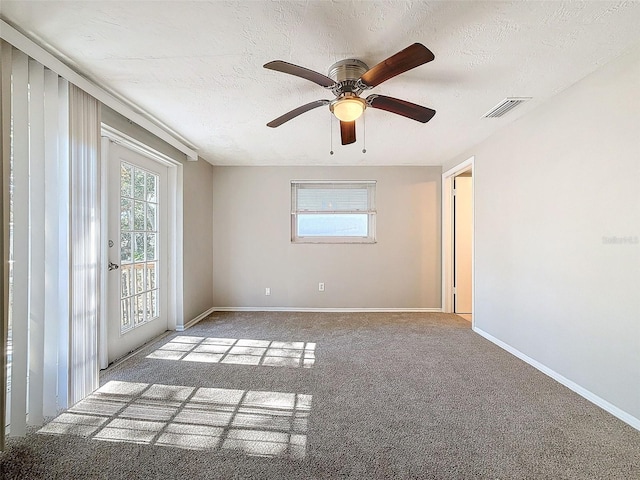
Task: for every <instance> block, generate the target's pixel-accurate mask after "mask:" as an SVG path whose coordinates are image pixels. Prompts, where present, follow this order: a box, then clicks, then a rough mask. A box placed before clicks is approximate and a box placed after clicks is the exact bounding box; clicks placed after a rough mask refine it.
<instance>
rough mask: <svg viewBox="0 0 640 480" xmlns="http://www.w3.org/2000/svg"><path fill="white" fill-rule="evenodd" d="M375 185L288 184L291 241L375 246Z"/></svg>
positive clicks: (349, 183) (303, 182)
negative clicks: (289, 188)
mask: <svg viewBox="0 0 640 480" xmlns="http://www.w3.org/2000/svg"><path fill="white" fill-rule="evenodd" d="M375 193H376V182H375V181H359V182H352V181H349V182H319V181H316V182H313V181H292V182H291V241H292V242H294V243H375V241H376V234H375V233H376V232H375V230H376V229H375V227H376V210H375Z"/></svg>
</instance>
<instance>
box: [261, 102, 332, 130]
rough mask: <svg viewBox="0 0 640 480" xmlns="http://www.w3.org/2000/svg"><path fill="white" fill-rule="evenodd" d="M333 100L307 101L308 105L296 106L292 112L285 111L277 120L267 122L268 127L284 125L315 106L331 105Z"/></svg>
mask: <svg viewBox="0 0 640 480" xmlns="http://www.w3.org/2000/svg"><path fill="white" fill-rule="evenodd" d="M330 103H331V102H330V101H329V100H316V101H315V102H311V103H307V104H306V105H302V106H301V107H298V108H294V109H293V110H291V111H290V112H287V113H285V114H284V115H282V116H280V117H278V118H276V119H275V120H271V121H270V122H269V123H267V127H271V128H276V127H279V126H280V125H282V124H283V123H285V122H288V121H289V120H291V119H292V118H296V117H297V116H298V115H302V114H303V113H304V112H308V111H309V110H313V109H314V108H318V107H321V106H323V105H329V104H330Z"/></svg>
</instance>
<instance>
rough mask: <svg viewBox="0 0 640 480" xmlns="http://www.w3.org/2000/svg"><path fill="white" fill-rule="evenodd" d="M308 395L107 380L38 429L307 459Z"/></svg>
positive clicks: (139, 441) (97, 437)
mask: <svg viewBox="0 0 640 480" xmlns="http://www.w3.org/2000/svg"><path fill="white" fill-rule="evenodd" d="M311 400H312V395H306V394H299V393H284V392H270V391H254V390H234V389H227V388H205V387H200V388H197V387H186V386H176V385H161V384H147V383H132V382H121V381H111V382H109V383H107V384H106V385H104V386H103V387H101V388H100V389H98V390H96V391H95V392H94V393H93V394H91V395H89V396H88V397H87V398H85V399H84V400H82V401H81V402H79V403H77V404H76V405H74V406H73V407H72V408H70V409H69V410H67V411H66V412H65V413H62V414H61V415H59V416H58V417H56V418H55V419H54V420H52V421H51V422H49V423H48V424H47V425H45V426H44V427H42V428H41V429H40V430H39V431H38V433H40V434H48V435H76V436H81V437H87V438H92V439H95V440H103V441H109V442H125V443H136V444H146V445H160V446H166V447H176V448H184V449H191V450H206V449H220V450H236V451H241V452H243V453H246V454H248V455H252V456H261V457H288V458H294V459H301V458H304V456H305V450H306V441H307V435H306V432H307V428H308V421H309V414H310V412H311Z"/></svg>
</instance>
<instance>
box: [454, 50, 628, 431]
mask: <svg viewBox="0 0 640 480" xmlns="http://www.w3.org/2000/svg"><path fill="white" fill-rule="evenodd" d="M471 155H475V171H474V178H475V228H476V230H475V242H476V243H475V268H476V269H475V296H476V301H475V312H474V320H475V326H476V327H477V328H479V329H481V330H483V331H485V332H487V333H489V334H491V335H493V336H494V337H496V338H498V339H499V340H502V341H503V342H505V343H507V344H508V345H510V346H512V347H514V348H516V349H517V350H519V351H520V352H522V353H524V354H526V355H528V356H529V357H531V358H533V359H534V360H536V361H538V362H540V363H542V364H543V365H545V366H546V367H548V368H550V369H552V370H554V371H555V372H557V373H559V374H560V375H563V376H564V377H566V378H567V379H569V380H571V381H573V382H575V383H576V384H578V385H579V386H581V387H583V388H585V389H587V390H588V391H589V392H592V393H594V394H595V395H597V396H599V397H601V398H603V399H604V400H606V401H608V402H610V403H611V404H613V405H614V406H616V407H618V408H619V409H621V410H623V411H624V412H627V413H628V414H630V415H632V416H634V417H635V418H636V419H640V244H639V243H638V241H639V240H638V239H639V237H640V48H636V49H635V50H634V51H632V52H630V53H628V54H627V55H625V56H623V57H621V58H619V59H617V60H615V61H613V62H612V63H610V64H608V65H606V66H604V67H603V68H601V69H600V70H598V71H596V72H595V73H593V74H591V75H590V76H588V77H586V78H585V79H583V80H582V81H580V82H579V83H577V84H575V85H574V86H572V87H570V88H569V89H567V90H566V91H565V92H563V93H561V94H560V95H559V96H557V97H555V98H554V99H553V100H552V101H551V102H548V104H547V105H543V106H541V107H539V108H538V109H536V110H534V111H532V112H531V113H529V114H528V115H526V116H524V117H522V118H521V119H519V120H518V121H516V122H515V123H513V124H512V125H511V126H509V127H507V128H506V129H504V130H502V131H501V132H499V133H498V134H496V135H494V136H493V137H491V138H489V139H488V140H487V141H485V142H484V143H482V144H480V145H478V146H477V147H476V148H474V149H472V150H470V151H469V152H467V153H465V154H464V155H461V156H460V157H459V158H457V159H455V160H452V161H451V162H450V164H449V165H448V166H447V167H450V166H452V165H454V164H457V163H459V162H460V161H462V160H465V159H466V158H468V157H469V156H471ZM613 237H616V238H618V239H620V240H619V241H620V242H624V243H609V242H611V241H612V238H613ZM636 425H640V421H639V423H637V424H636Z"/></svg>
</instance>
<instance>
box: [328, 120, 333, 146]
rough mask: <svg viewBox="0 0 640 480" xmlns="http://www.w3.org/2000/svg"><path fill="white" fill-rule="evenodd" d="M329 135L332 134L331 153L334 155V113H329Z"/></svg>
mask: <svg viewBox="0 0 640 480" xmlns="http://www.w3.org/2000/svg"><path fill="white" fill-rule="evenodd" d="M329 135H330V136H331V145H330V147H331V150H329V155H333V115H329Z"/></svg>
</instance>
